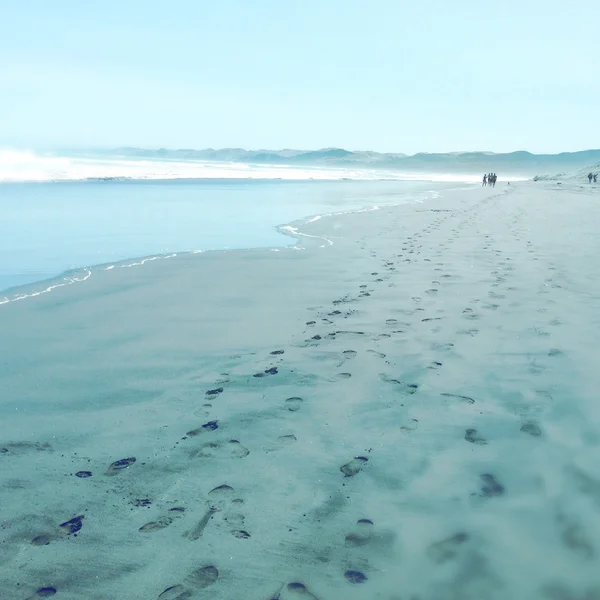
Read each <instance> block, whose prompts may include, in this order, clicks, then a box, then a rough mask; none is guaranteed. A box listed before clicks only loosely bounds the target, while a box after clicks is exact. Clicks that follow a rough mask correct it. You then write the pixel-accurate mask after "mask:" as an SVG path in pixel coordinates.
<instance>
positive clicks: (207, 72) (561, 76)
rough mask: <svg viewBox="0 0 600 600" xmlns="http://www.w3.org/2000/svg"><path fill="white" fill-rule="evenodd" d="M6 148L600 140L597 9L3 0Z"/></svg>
mask: <svg viewBox="0 0 600 600" xmlns="http://www.w3.org/2000/svg"><path fill="white" fill-rule="evenodd" d="M0 15H1V19H0V146H1V147H12V148H31V149H50V148H66V147H73V148H95V147H102V148H107V147H118V146H141V147H148V148H159V147H165V148H207V147H213V148H223V147H243V148H248V149H259V148H269V149H281V148H300V149H316V148H323V147H342V148H346V149H349V150H375V151H380V152H404V153H409V154H412V153H416V152H449V151H466V150H472V151H476V150H489V151H496V152H508V151H513V150H529V151H532V152H547V153H554V152H560V151H575V150H581V149H588V148H598V147H600V111H599V110H598V107H599V106H600V63H599V62H598V58H599V57H600V2H598V0H577V2H564V0H560V1H557V0H518V1H517V0H504V1H503V2H501V3H500V2H498V3H495V2H481V1H477V2H475V1H471V0H455V1H451V0H419V1H418V2H417V1H415V0H368V1H367V0H360V1H358V0H303V1H302V2H300V1H299V0H296V1H294V0H287V1H284V0H218V1H216V0H211V1H210V2H208V1H206V0H169V1H168V2H167V1H165V0H161V1H158V0H143V1H140V0H118V1H116V0H103V2H90V3H88V2H81V0H54V1H52V2H50V1H48V0H21V1H19V2H15V1H13V2H11V1H10V0H0Z"/></svg>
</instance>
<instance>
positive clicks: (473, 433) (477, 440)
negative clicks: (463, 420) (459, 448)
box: [465, 429, 487, 446]
mask: <svg viewBox="0 0 600 600" xmlns="http://www.w3.org/2000/svg"><path fill="white" fill-rule="evenodd" d="M465 440H467V442H471V444H479V445H481V446H483V445H485V444H487V442H486V440H485V438H482V437H481V436H480V435H479V434H478V433H477V429H467V430H466V431H465Z"/></svg>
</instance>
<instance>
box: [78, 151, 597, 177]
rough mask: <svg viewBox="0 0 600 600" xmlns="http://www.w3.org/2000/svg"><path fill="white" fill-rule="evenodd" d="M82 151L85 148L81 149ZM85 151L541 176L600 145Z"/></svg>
mask: <svg viewBox="0 0 600 600" xmlns="http://www.w3.org/2000/svg"><path fill="white" fill-rule="evenodd" d="M78 154H81V152H78ZM85 154H87V155H96V156H97V155H103V156H105V155H112V156H115V155H117V156H122V157H131V158H147V159H161V160H209V161H218V162H239V163H249V164H277V165H290V166H293V165H297V166H307V167H309V166H313V167H340V168H358V169H361V168H367V169H386V170H396V171H406V172H417V173H418V172H424V173H426V172H451V173H479V172H481V173H486V172H488V171H494V172H499V173H507V174H508V173H510V174H512V175H526V176H532V175H540V174H554V173H557V172H561V171H562V172H567V171H571V172H572V171H577V170H579V169H583V168H585V167H586V165H591V164H596V163H598V162H600V149H598V150H583V151H579V152H562V153H560V154H533V153H531V152H527V151H526V150H518V151H515V152H509V153H494V152H483V151H481V152H449V153H426V152H419V153H418V154H413V155H407V154H401V153H381V152H372V151H350V150H345V149H343V148H322V149H319V150H295V149H283V150H265V149H260V150H245V149H243V148H222V149H214V148H206V149H203V150H194V149H187V148H186V149H167V148H159V149H147V148H135V147H121V148H116V149H111V150H94V151H87V152H85Z"/></svg>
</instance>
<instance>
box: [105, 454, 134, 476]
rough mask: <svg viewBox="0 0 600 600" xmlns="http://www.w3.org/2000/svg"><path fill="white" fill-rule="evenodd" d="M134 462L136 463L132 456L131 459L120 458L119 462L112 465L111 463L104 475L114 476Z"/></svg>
mask: <svg viewBox="0 0 600 600" xmlns="http://www.w3.org/2000/svg"><path fill="white" fill-rule="evenodd" d="M135 461H136V459H135V457H134V456H132V457H131V458H121V459H120V460H116V461H115V462H114V463H112V464H111V465H110V466H109V467H108V470H107V471H106V474H107V475H116V474H117V473H119V472H120V471H122V470H123V469H126V468H127V467H130V466H131V465H132V464H133V463H134V462H135Z"/></svg>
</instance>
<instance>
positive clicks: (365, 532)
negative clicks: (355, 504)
mask: <svg viewBox="0 0 600 600" xmlns="http://www.w3.org/2000/svg"><path fill="white" fill-rule="evenodd" d="M372 536H373V521H371V520H370V519H360V520H359V521H357V522H356V525H355V527H354V530H353V531H351V532H350V533H348V534H347V535H346V538H345V544H346V547H347V548H357V547H359V546H364V545H366V544H368V543H369V541H370V540H371V537H372Z"/></svg>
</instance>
